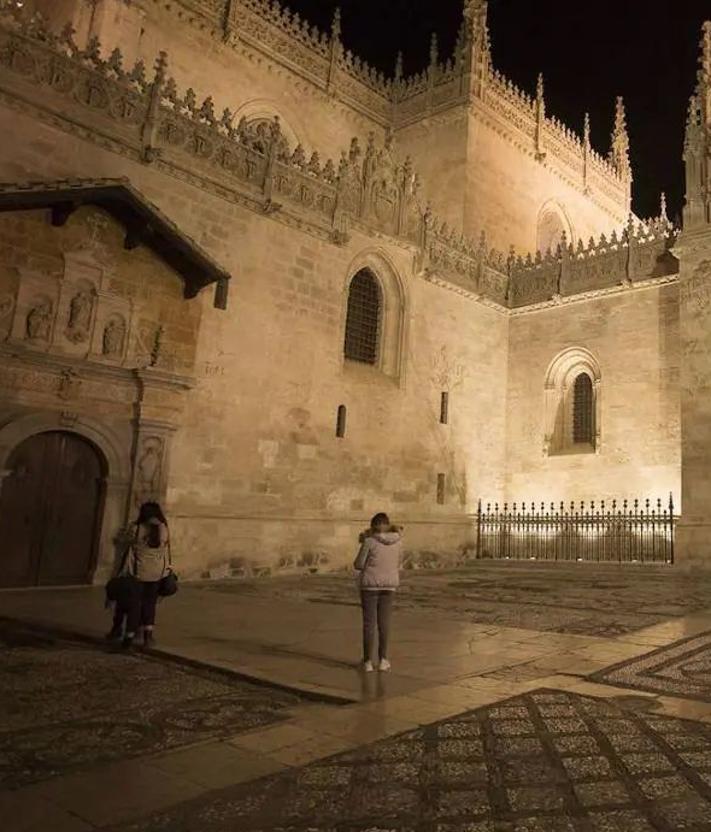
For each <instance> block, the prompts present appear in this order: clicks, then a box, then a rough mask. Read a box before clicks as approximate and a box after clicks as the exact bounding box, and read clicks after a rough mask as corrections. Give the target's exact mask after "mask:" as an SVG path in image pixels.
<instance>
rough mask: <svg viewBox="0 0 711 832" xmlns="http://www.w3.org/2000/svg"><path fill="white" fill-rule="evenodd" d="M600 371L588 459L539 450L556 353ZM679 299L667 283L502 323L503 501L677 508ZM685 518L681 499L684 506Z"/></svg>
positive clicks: (675, 287)
mask: <svg viewBox="0 0 711 832" xmlns="http://www.w3.org/2000/svg"><path fill="white" fill-rule="evenodd" d="M571 348H579V349H581V350H586V351H588V352H589V353H590V354H591V356H592V358H593V359H594V361H595V362H596V364H597V366H599V373H600V382H599V385H598V388H597V395H598V396H599V425H598V426H597V427H598V428H599V442H598V447H597V448H596V452H595V453H571V454H565V453H564V454H550V453H549V452H548V450H547V449H546V432H547V430H548V429H549V426H547V424H546V420H547V408H548V404H547V402H546V390H545V385H546V376H547V372H548V369H549V367H550V366H551V364H552V362H553V361H554V359H556V357H557V356H559V355H560V354H561V353H563V351H564V350H569V349H571ZM679 364H680V352H679V292H678V284H676V283H675V282H672V283H667V284H662V285H659V284H657V285H654V283H653V282H650V284H648V285H647V286H646V288H635V289H631V288H627V289H620V290H618V291H617V292H616V293H614V294H609V295H607V296H600V297H596V298H590V299H575V300H572V301H568V302H565V303H562V304H553V305H550V306H548V307H546V308H542V309H539V310H538V311H529V310H526V311H524V312H523V313H517V314H514V315H513V317H512V318H511V321H510V349H509V366H508V398H507V413H508V430H507V434H508V439H507V453H506V459H507V481H506V495H507V499H508V500H509V501H514V500H516V501H521V500H525V501H530V500H532V499H534V500H537V501H540V500H545V501H546V502H548V501H551V500H553V501H555V502H558V501H560V500H565V501H566V502H567V501H568V500H571V499H575V500H580V499H584V500H590V499H596V500H599V499H606V500H608V501H609V500H611V499H613V498H616V499H617V500H618V501H621V500H622V499H625V498H627V499H630V500H632V499H634V498H646V497H650V498H653V499H654V500H655V501H656V499H657V498H659V497H660V498H661V499H662V502H663V503H666V500H667V499H668V496H669V493H670V492H671V493H672V494H673V496H674V502H675V506H676V507H677V510H678V508H679V505H680V499H679V497H680V416H679ZM684 510H685V511H686V498H685V500H684Z"/></svg>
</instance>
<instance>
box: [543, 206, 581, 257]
mask: <svg viewBox="0 0 711 832" xmlns="http://www.w3.org/2000/svg"><path fill="white" fill-rule="evenodd" d="M563 237H565V239H566V240H567V241H568V243H571V242H573V234H572V228H571V226H570V222H569V220H568V218H567V216H566V214H565V210H564V209H563V207H562V206H561V205H558V203H548V204H547V205H546V206H544V208H543V209H542V211H541V213H540V214H539V215H538V225H537V228H536V248H537V249H538V251H540V252H541V254H543V255H545V254H546V253H547V252H548V251H549V250H550V252H551V253H552V254H555V253H556V251H557V249H558V246H559V245H560V244H561V243H562V242H563Z"/></svg>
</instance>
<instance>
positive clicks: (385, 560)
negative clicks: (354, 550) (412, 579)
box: [353, 532, 402, 591]
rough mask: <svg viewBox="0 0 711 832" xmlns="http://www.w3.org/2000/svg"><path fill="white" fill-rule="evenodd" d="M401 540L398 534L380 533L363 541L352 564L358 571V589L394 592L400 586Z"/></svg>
mask: <svg viewBox="0 0 711 832" xmlns="http://www.w3.org/2000/svg"><path fill="white" fill-rule="evenodd" d="M401 541H402V538H401V535H400V533H399V532H382V533H380V534H373V535H369V536H368V537H366V538H365V539H364V540H363V543H362V544H361V547H360V551H359V552H358V555H357V556H356V559H355V562H354V564H353V568H354V569H358V570H359V571H360V588H361V589H365V590H369V589H372V590H377V589H385V590H393V591H394V590H396V589H397V588H398V586H400V561H401V558H402V542H401Z"/></svg>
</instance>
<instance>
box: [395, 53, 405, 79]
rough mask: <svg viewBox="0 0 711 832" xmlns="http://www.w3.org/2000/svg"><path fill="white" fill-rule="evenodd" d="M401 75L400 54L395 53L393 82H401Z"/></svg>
mask: <svg viewBox="0 0 711 832" xmlns="http://www.w3.org/2000/svg"><path fill="white" fill-rule="evenodd" d="M402 75H403V70H402V52H398V53H397V59H396V61H395V80H396V81H401V80H402Z"/></svg>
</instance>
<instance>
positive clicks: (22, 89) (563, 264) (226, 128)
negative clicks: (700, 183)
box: [0, 0, 677, 354]
mask: <svg viewBox="0 0 711 832" xmlns="http://www.w3.org/2000/svg"><path fill="white" fill-rule="evenodd" d="M183 2H187V0H183ZM225 2H226V0H215V3H216V4H217V6H224V4H225ZM210 8H211V9H213V11H214V8H216V6H215V7H214V8H213V7H212V6H211V7H210ZM235 9H236V10H237V11H235ZM222 11H223V12H224V11H225V9H224V8H223V10H222ZM211 14H212V11H211V12H210V15H211ZM221 14H222V13H220V14H218V17H219V20H220V21H222V22H223V23H224V21H225V20H227V19H228V18H229V20H231V21H232V24H234V26H235V27H236V28H234V29H233V30H231V32H232V35H231V37H237V38H239V39H242V38H244V39H245V40H246V41H249V42H250V43H253V44H256V45H258V46H259V48H265V49H266V48H267V45H266V44H267V42H268V41H270V38H271V37H272V36H274V37H277V38H278V42H279V44H280V46H279V48H278V49H277V50H276V51H277V52H279V53H280V54H281V55H282V57H284V56H285V55H287V54H290V53H289V50H290V49H291V48H292V46H294V44H297V43H298V44H299V45H298V49H297V51H298V52H299V54H300V55H302V57H304V59H305V55H306V54H307V53H309V54H311V55H312V57H313V50H316V52H317V53H319V54H320V56H321V57H320V59H319V60H322V61H323V65H322V70H323V76H322V77H323V83H324V87H325V86H326V84H327V83H335V84H336V86H337V87H338V88H339V89H340V90H341V92H342V93H343V94H344V95H346V93H345V92H344V90H345V89H346V88H348V89H349V93H348V96H350V95H351V94H355V90H356V87H354V86H353V84H356V86H357V85H358V84H360V85H361V88H360V89H361V93H364V94H365V93H367V94H371V93H375V94H376V95H377V96H380V98H381V100H382V101H383V103H384V105H385V110H384V111H383V112H387V113H388V116H387V118H385V120H384V121H383V122H382V123H383V125H384V126H385V127H386V140H385V142H384V144H380V145H379V144H378V143H377V142H376V141H375V140H374V139H370V140H369V141H368V145H367V147H366V150H365V152H363V150H362V149H361V147H360V145H359V142H358V140H357V139H354V140H353V141H352V142H351V146H350V148H349V149H348V150H347V151H345V152H343V153H342V155H341V159H340V162H339V164H338V165H335V164H334V163H333V162H332V161H330V160H326V161H323V157H322V156H321V155H320V154H319V153H318V152H317V151H313V152H311V153H308V152H307V151H306V150H305V149H304V148H303V147H302V146H301V145H297V146H296V147H293V148H292V147H291V146H289V142H288V141H287V139H286V137H285V135H284V132H283V130H282V128H281V125H280V123H279V120H278V119H274V120H273V121H272V122H271V123H267V122H264V121H259V122H258V123H253V124H250V123H249V121H248V119H247V118H243V119H241V120H240V122H239V124H238V125H237V126H235V125H234V116H233V114H232V112H231V111H230V110H229V109H225V110H224V111H223V112H222V113H221V114H220V113H219V111H217V110H216V106H215V102H214V100H213V99H212V97H208V98H206V99H205V100H204V101H203V102H202V103H200V102H199V101H198V100H197V97H196V94H195V92H194V91H193V90H192V89H188V90H186V91H185V92H181V91H179V90H178V88H177V84H176V83H175V81H174V80H173V79H172V78H170V77H169V76H168V74H167V56H166V55H165V53H161V54H160V55H159V57H158V59H157V60H156V63H155V71H154V74H153V77H152V79H151V80H149V79H148V77H147V74H146V68H145V66H144V64H143V63H142V62H140V61H139V62H138V63H137V64H136V65H135V66H134V67H133V69H131V70H128V69H126V68H124V67H123V61H122V56H121V53H120V51H119V50H115V51H114V52H113V53H111V57H110V58H109V59H108V60H104V59H103V58H102V57H101V54H102V52H101V48H100V45H99V43H98V41H96V40H92V41H90V43H89V44H87V47H86V48H85V49H80V48H79V46H77V44H76V43H75V42H74V40H73V37H72V34H71V32H69V31H65V32H64V33H63V34H62V35H61V36H58V35H56V34H54V33H53V32H52V31H51V30H50V29H49V27H48V26H47V25H46V24H45V23H44V22H43V21H42V20H41V19H40V18H37V17H36V16H28V14H27V13H26V12H25V11H23V10H22V9H20V8H18V7H17V6H16V4H14V3H10V2H9V0H0V88H2V89H5V90H6V91H7V93H8V94H9V96H10V98H12V97H16V96H18V95H20V96H21V97H22V100H23V101H24V102H28V103H30V104H31V105H32V106H35V107H36V108H37V109H38V110H39V111H41V112H48V113H49V117H50V118H51V119H52V120H53V123H56V124H61V125H62V126H63V127H64V129H66V130H69V131H76V130H77V129H79V130H81V131H82V135H83V136H85V137H86V138H92V137H95V136H97V135H98V133H97V130H96V128H97V119H98V121H99V122H100V123H101V125H100V126H101V131H100V132H101V141H102V142H104V143H105V142H107V141H108V142H109V143H113V146H114V147H115V148H116V149H118V150H120V152H123V153H127V154H128V155H129V156H132V157H133V158H136V159H143V160H144V161H146V160H147V158H148V157H147V156H146V150H147V147H148V145H147V142H148V143H149V145H150V151H151V153H150V158H157V156H160V159H161V164H162V165H163V166H165V167H166V168H167V169H170V170H171V171H172V172H173V173H174V174H175V175H178V176H180V177H182V178H188V179H189V180H190V181H191V182H193V183H195V184H200V185H202V186H203V187H205V188H208V189H214V188H215V185H214V183H215V181H219V182H220V186H219V192H220V194H221V195H223V196H224V195H225V193H226V192H230V194H231V196H233V197H234V198H235V199H236V200H238V201H240V202H241V203H242V204H247V205H249V206H250V207H252V208H255V209H257V210H260V211H262V212H266V213H271V215H272V216H274V217H276V218H277V219H278V220H279V221H282V222H285V223H288V224H292V225H293V224H297V225H298V227H300V228H303V229H305V230H308V231H310V232H311V233H316V234H318V235H319V236H321V237H322V238H323V239H331V240H332V241H333V242H334V243H342V242H343V241H344V240H345V239H347V235H345V234H344V232H343V224H344V221H345V222H346V223H348V222H349V221H350V220H352V221H357V222H358V223H361V224H363V225H365V226H366V228H367V229H368V230H370V231H372V232H375V233H381V234H386V235H388V236H389V237H391V238H393V239H394V240H397V241H399V242H400V243H401V244H404V245H408V246H410V245H414V246H416V247H417V248H418V249H419V250H420V254H419V261H420V266H421V268H420V271H421V273H422V274H424V275H427V276H428V277H430V279H433V280H435V281H437V282H444V283H448V284H454V286H455V287H457V289H456V290H459V289H461V290H464V292H466V293H467V295H468V296H470V297H475V298H480V299H481V300H482V301H483V302H486V303H490V304H494V305H498V306H501V307H506V306H521V305H525V304H529V303H540V302H542V301H544V300H546V299H549V298H552V297H554V296H556V295H561V296H564V295H566V294H574V293H579V292H582V291H590V290H594V289H598V288H600V287H601V286H602V285H612V284H613V283H614V282H616V281H618V280H619V279H626V280H628V281H630V282H633V281H635V280H638V279H640V278H641V277H643V278H644V279H646V278H648V277H650V276H659V277H662V276H666V275H668V274H670V273H675V272H676V270H677V267H676V263H675V262H671V261H672V260H673V258H666V257H665V256H664V255H665V251H666V250H667V249H668V248H669V247H670V246H671V244H672V242H673V237H674V233H675V232H674V230H673V229H672V228H671V227H670V225H669V223H668V220H666V219H664V220H663V228H662V226H661V225H659V224H656V225H655V223H656V222H657V221H654V222H653V223H642V224H640V223H637V222H636V221H635V222H633V226H638V227H633V229H632V235H633V237H634V239H631V240H630V239H624V238H623V239H620V237H621V236H624V235H623V232H620V234H619V235H618V236H617V238H612V239H611V240H610V241H608V240H606V239H605V238H604V237H603V238H601V240H600V241H599V243H598V242H595V241H590V244H589V245H588V246H587V247H586V246H584V245H583V244H582V242H579V243H578V248H577V249H576V250H575V251H574V252H571V251H570V246H569V245H568V247H567V248H566V246H565V245H563V246H561V249H560V256H558V253H551V255H550V256H549V255H548V254H544V255H541V256H540V257H539V256H537V257H536V258H532V257H530V255H529V256H528V257H527V258H526V259H523V258H521V257H515V256H513V254H512V255H506V254H504V253H502V252H497V251H495V250H493V249H490V248H489V247H488V245H487V244H486V238H485V237H484V236H483V235H482V238H481V239H480V240H478V241H473V240H471V239H468V238H466V237H464V236H463V235H462V234H461V232H459V231H457V230H455V229H451V228H449V227H448V226H447V225H446V224H445V223H443V222H441V221H440V220H438V219H437V217H435V216H434V215H433V213H432V212H431V211H429V210H428V209H427V208H426V207H425V206H426V203H425V201H424V199H423V197H422V194H421V190H422V189H421V188H420V184H419V179H418V177H417V175H416V174H415V172H414V170H413V169H412V165H411V163H410V162H409V160H407V159H405V160H400V159H398V157H397V152H396V148H395V142H394V141H393V138H392V127H393V123H392V122H391V118H390V117H391V115H392V112H393V107H395V111H396V113H400V114H401V115H400V116H398V115H396V117H395V126H397V124H398V118H400V117H401V123H403V124H404V123H407V122H408V120H411V119H413V118H418V117H420V116H421V114H422V112H423V109H422V108H423V107H424V109H425V110H426V111H427V112H428V113H429V112H430V110H431V109H432V108H434V109H437V107H439V106H440V105H441V106H442V107H444V106H446V107H449V108H450V109H451V105H452V103H454V102H456V101H457V100H458V99H457V96H460V97H461V100H462V102H468V103H467V106H476V107H478V108H480V109H481V113H480V115H481V118H482V121H483V122H485V123H490V124H492V125H496V124H499V123H504V124H505V125H508V127H507V128H506V129H508V128H509V127H510V128H513V133H512V135H515V136H518V137H521V136H525V137H526V141H527V142H528V143H529V144H530V147H528V149H527V152H530V153H531V154H532V155H533V154H534V153H535V148H536V147H539V148H542V147H545V152H546V159H547V161H546V164H549V162H550V158H551V156H555V157H556V158H557V159H559V160H561V159H562V160H567V161H565V162H564V163H563V162H561V164H562V167H560V170H561V171H562V170H563V168H566V165H567V166H568V168H569V170H568V173H566V174H565V177H566V179H567V181H570V182H572V183H573V184H574V185H575V186H576V187H578V189H580V190H582V189H583V187H588V188H590V189H591V192H592V195H593V196H592V197H591V198H596V199H597V197H595V194H599V199H597V201H598V203H599V204H602V203H605V200H606V201H607V202H606V203H605V204H607V205H608V207H609V206H610V205H612V204H614V205H615V206H616V207H615V210H614V211H613V214H614V216H615V218H617V219H619V218H620V217H622V216H623V215H624V213H625V212H626V211H627V208H628V201H627V191H628V186H629V177H628V175H627V170H626V167H625V165H624V155H625V152H626V146H625V135H624V129H625V128H624V118H623V115H624V114H623V112H622V110H621V104H620V105H619V106H618V113H617V117H616V126H615V131H614V134H613V144H614V148H613V150H614V153H613V152H612V151H611V154H612V155H611V157H610V159H608V158H603V157H602V156H601V155H600V154H598V153H596V152H595V151H594V150H593V149H592V148H590V146H589V142H585V141H584V138H583V139H581V138H580V137H578V136H576V135H575V134H573V133H572V132H571V131H570V130H569V129H568V128H566V127H564V126H563V125H561V124H560V123H559V122H557V121H556V120H555V119H549V118H548V117H547V116H545V117H543V118H542V117H541V107H540V105H539V104H540V103H539V104H538V105H537V104H536V102H534V101H533V99H532V98H531V97H530V96H527V95H526V94H525V93H522V92H521V91H520V90H518V89H517V88H515V87H514V86H513V85H512V84H511V82H510V81H508V80H507V79H505V78H504V77H503V76H501V75H500V73H498V72H497V71H496V70H494V69H492V68H491V63H490V48H489V44H488V29H487V23H486V3H485V2H483V0H472V1H471V2H469V3H467V6H466V12H465V18H464V21H463V26H462V31H461V34H460V39H459V42H458V44H457V50H456V54H455V58H454V59H453V60H451V61H449V62H446V63H445V64H444V65H442V64H441V63H439V62H438V61H436V62H435V64H432V65H431V67H430V69H429V70H428V71H427V72H425V73H424V74H423V75H422V77H421V78H420V77H418V76H416V77H415V78H414V79H402V78H400V79H399V81H398V82H397V83H396V82H394V81H386V80H385V79H382V78H381V76H379V74H378V73H374V72H373V71H372V70H370V69H369V68H367V67H365V65H363V64H362V62H360V61H359V60H358V59H357V58H356V57H355V56H353V55H350V53H348V52H347V50H346V51H341V50H342V47H341V46H340V24H338V25H336V23H335V22H334V29H333V31H332V33H331V36H330V37H329V38H327V42H325V41H323V39H322V38H320V37H314V36H312V34H311V33H310V30H308V29H306V30H305V29H304V28H303V25H302V23H301V22H300V21H299V22H298V23H297V24H295V23H294V20H293V19H292V18H291V16H289V15H287V14H286V13H285V12H282V10H281V9H280V8H279V7H278V6H275V5H267V4H265V3H263V2H262V0H239V2H238V3H237V4H236V6H234V7H232V11H231V13H230V15H226V16H225V17H222V16H221ZM208 17H209V15H208ZM237 21H239V25H237ZM220 25H222V24H220ZM307 31H308V32H309V34H308V36H307V34H306V32H307ZM250 32H251V34H250ZM269 33H271V34H269ZM275 43H276V41H275ZM334 45H335V47H336V48H335V49H334ZM268 48H269V49H271V47H268ZM294 48H296V47H295V46H294ZM304 50H306V51H304ZM334 56H335V57H334ZM334 59H335V60H336V64H337V66H336V67H335V69H336V71H335V75H334V72H333V69H334V66H333V64H332V62H333V60H334ZM293 60H295V58H294V59H293ZM293 60H292V58H289V61H290V65H293ZM329 62H331V63H329ZM297 63H298V62H297ZM329 67H330V68H329ZM312 69H314V71H315V67H312ZM320 72H321V69H319V71H318V73H316V75H319V73H320ZM314 77H315V76H314ZM334 79H335V80H334ZM364 84H365V87H363V86H362V85H364ZM349 85H351V86H349ZM452 91H454V92H452ZM450 95H451V96H454V97H450ZM366 97H367V95H366ZM425 100H426V102H427V103H423V102H425ZM395 105H396V106H395ZM68 107H70V108H71V112H72V119H71V121H69V120H67V119H66V116H65V113H66V112H67V110H68ZM82 108H84V109H85V111H86V120H85V122H84V123H82ZM407 108H410V109H409V110H408V109H407ZM418 114H419V115H418ZM388 128H390V129H388ZM87 131H88V132H87ZM512 140H513V139H512ZM516 141H519V139H516ZM583 162H584V165H583ZM583 167H584V169H585V176H584V181H583V178H581V177H582V173H581V171H583ZM561 175H562V174H561ZM578 180H580V181H578ZM600 200H602V203H601V202H600ZM277 207H278V209H279V210H277V211H275V210H274V209H275V208H277ZM627 233H628V237H629V230H628V232H627ZM611 249H614V253H615V255H616V256H618V257H619V259H620V260H621V261H622V260H623V259H624V258H627V262H626V263H625V268H624V272H623V273H622V274H621V273H620V272H621V270H620V268H619V267H615V268H614V269H613V270H612V271H610V270H609V268H608V266H609V264H610V261H611V260H614V259H615V257H614V256H608V255H611ZM622 249H624V252H622V251H621V250H622ZM568 265H570V269H568ZM566 270H567V271H566ZM93 351H94V352H95V353H97V354H102V352H101V349H100V348H99V349H98V350H97V347H96V344H95V345H94V350H93Z"/></svg>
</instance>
